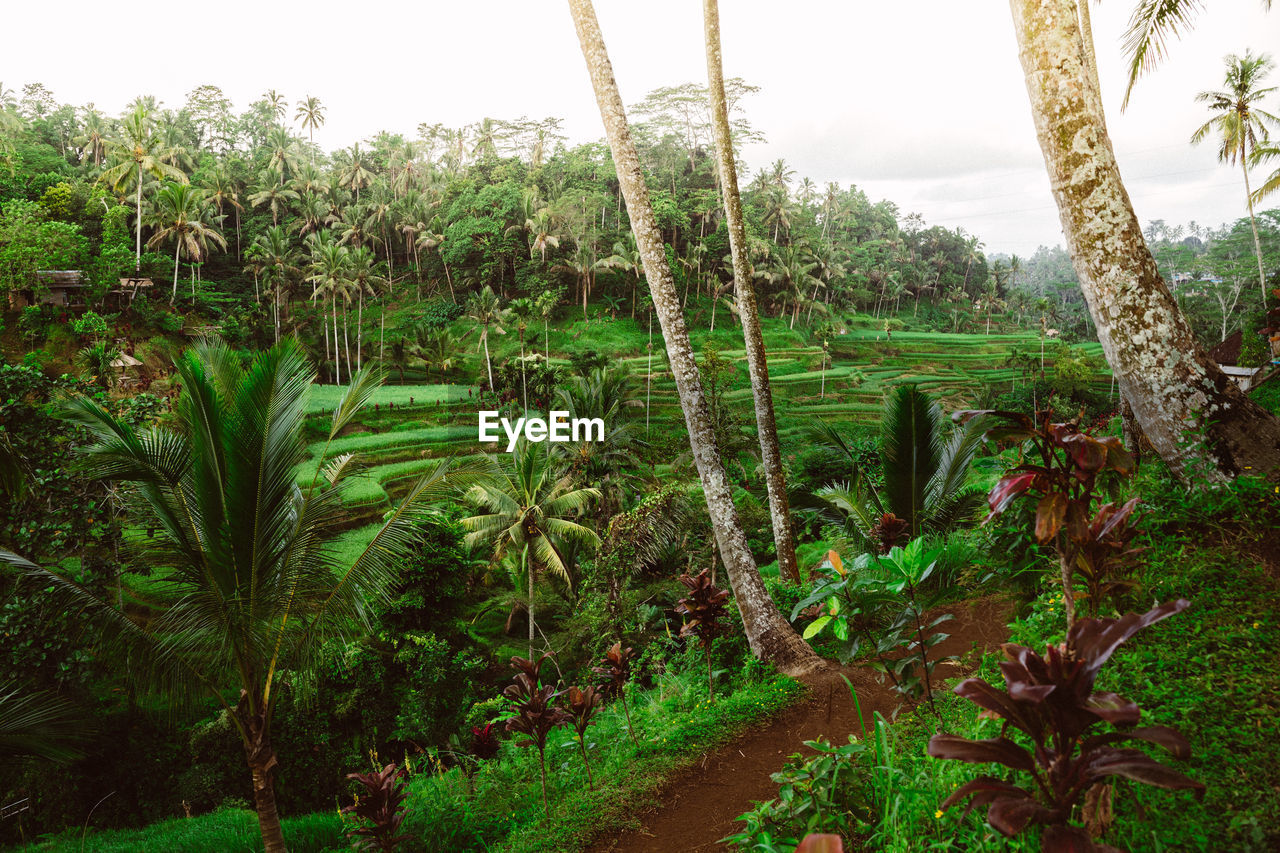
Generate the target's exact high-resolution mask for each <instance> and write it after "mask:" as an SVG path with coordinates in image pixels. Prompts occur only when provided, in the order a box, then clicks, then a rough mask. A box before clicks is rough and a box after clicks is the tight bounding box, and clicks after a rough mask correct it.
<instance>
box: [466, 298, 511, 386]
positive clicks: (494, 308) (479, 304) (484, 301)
mask: <svg viewBox="0 0 1280 853" xmlns="http://www.w3.org/2000/svg"><path fill="white" fill-rule="evenodd" d="M467 317H469V318H470V319H471V320H472V321H473V322H474V323H475V324H476V325H477V326H479V327H480V346H482V347H484V366H485V369H486V370H487V371H488V373H489V390H490V391H492V390H493V387H494V386H493V361H492V360H491V359H490V358H489V329H490V328H492V329H493V330H494V331H495V332H497V333H498V334H500V335H505V334H506V332H505V331H503V329H502V325H501V324H502V323H504V322H506V319H507V312H506V310H505V309H504V308H502V307H501V306H500V304H499V301H498V295H497V294H496V293H494V292H493V288H492V287H490V286H489V285H487V284H486V285H485V286H484V289H483V290H481V291H480V292H479V293H473V294H471V297H470V298H469V299H468V300H467Z"/></svg>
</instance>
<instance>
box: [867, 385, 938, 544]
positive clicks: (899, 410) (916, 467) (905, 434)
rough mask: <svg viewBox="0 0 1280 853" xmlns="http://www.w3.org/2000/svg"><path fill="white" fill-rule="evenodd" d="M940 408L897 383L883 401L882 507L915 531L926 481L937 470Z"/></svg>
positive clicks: (921, 515)
mask: <svg viewBox="0 0 1280 853" xmlns="http://www.w3.org/2000/svg"><path fill="white" fill-rule="evenodd" d="M942 420H943V418H942V410H941V409H940V408H939V407H938V404H937V403H935V402H933V401H932V400H931V399H929V395H928V394H925V393H924V392H923V391H921V390H920V389H919V388H917V387H916V386H914V385H900V386H898V387H897V388H895V389H894V390H893V392H892V393H891V394H890V395H889V397H888V398H887V399H886V400H885V407H884V415H883V416H882V420H881V448H880V457H881V461H882V464H883V467H884V493H885V504H887V506H885V509H886V510H887V511H889V512H892V513H893V514H894V515H896V516H898V517H899V518H901V519H904V520H906V521H907V522H908V523H909V524H910V525H911V531H912V535H917V534H918V533H919V526H920V521H921V519H922V517H923V514H924V506H925V500H926V495H927V492H928V488H929V481H930V480H932V479H933V476H934V474H935V472H937V470H938V445H937V441H936V438H937V435H938V434H939V432H940V431H941V428H942Z"/></svg>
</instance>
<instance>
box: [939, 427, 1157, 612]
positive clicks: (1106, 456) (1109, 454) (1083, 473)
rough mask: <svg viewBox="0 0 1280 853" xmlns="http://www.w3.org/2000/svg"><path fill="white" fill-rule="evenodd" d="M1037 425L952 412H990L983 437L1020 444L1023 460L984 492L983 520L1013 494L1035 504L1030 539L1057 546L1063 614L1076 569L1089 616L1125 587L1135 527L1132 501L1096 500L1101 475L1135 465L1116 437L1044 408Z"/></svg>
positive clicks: (1004, 505) (1125, 470)
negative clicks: (1057, 418)
mask: <svg viewBox="0 0 1280 853" xmlns="http://www.w3.org/2000/svg"><path fill="white" fill-rule="evenodd" d="M1041 414H1042V415H1044V417H1043V419H1042V420H1041V421H1040V422H1039V423H1038V424H1037V423H1035V422H1033V421H1032V419H1031V418H1029V417H1027V416H1026V415H1023V414H1020V413H1018V412H997V411H963V412H957V413H956V415H955V417H956V418H957V419H959V420H961V421H968V420H970V419H972V418H975V417H979V416H987V417H990V418H991V419H992V420H993V421H994V422H995V424H996V425H995V426H993V427H992V428H991V429H989V430H987V432H986V435H987V437H988V438H990V439H992V440H994V441H997V442H1008V443H1013V444H1017V445H1023V446H1025V448H1026V449H1027V450H1028V452H1027V456H1026V458H1024V459H1023V460H1022V462H1021V464H1019V465H1017V466H1016V467H1014V468H1013V469H1012V470H1010V471H1009V472H1008V473H1006V474H1005V475H1004V476H1003V477H1001V478H1000V480H999V482H997V483H996V485H995V486H994V487H993V488H992V489H991V492H990V494H988V495H987V503H988V505H989V506H990V507H991V515H990V516H988V520H989V519H991V518H994V517H995V516H997V515H999V514H1000V513H1002V512H1004V511H1005V510H1006V509H1008V508H1009V505H1010V504H1012V503H1013V501H1015V500H1016V499H1018V498H1022V497H1026V498H1031V499H1034V500H1035V501H1036V515H1035V531H1034V534H1035V538H1036V541H1037V542H1039V543H1040V544H1042V545H1044V544H1049V543H1052V544H1053V545H1054V547H1055V548H1056V549H1057V551H1058V555H1059V558H1060V564H1061V567H1062V571H1063V575H1064V579H1063V583H1064V585H1066V588H1065V589H1064V593H1066V598H1067V608H1068V619H1073V618H1074V610H1075V607H1074V590H1073V589H1072V588H1071V586H1072V585H1073V583H1074V578H1075V576H1076V574H1077V573H1078V574H1079V575H1080V576H1082V577H1083V578H1084V579H1085V581H1086V584H1087V587H1088V599H1089V609H1090V612H1091V613H1092V614H1093V615H1097V613H1098V611H1099V608H1100V606H1101V604H1102V602H1103V600H1104V599H1111V600H1113V601H1116V602H1117V603H1119V600H1120V599H1121V597H1122V595H1123V593H1125V592H1127V591H1128V589H1129V588H1130V587H1131V586H1132V584H1131V582H1130V579H1129V571H1128V570H1129V569H1130V560H1129V558H1130V557H1132V556H1133V555H1134V554H1135V553H1136V552H1135V551H1133V550H1132V549H1130V548H1129V542H1130V540H1131V539H1132V538H1133V536H1134V534H1135V531H1134V530H1133V528H1132V527H1130V524H1131V522H1132V515H1133V510H1134V507H1135V506H1137V503H1138V502H1137V499H1136V498H1135V499H1133V500H1130V501H1129V502H1128V503H1126V504H1124V505H1123V506H1121V507H1118V508H1117V507H1116V506H1115V504H1113V503H1103V500H1104V499H1103V496H1102V488H1101V486H1102V482H1101V477H1102V475H1104V474H1106V473H1108V472H1111V473H1114V474H1115V475H1117V476H1120V477H1127V476H1129V475H1130V474H1132V473H1133V472H1134V470H1135V463H1134V460H1133V457H1132V456H1131V455H1130V454H1129V452H1128V451H1127V450H1125V449H1124V446H1123V444H1122V443H1121V441H1120V439H1119V438H1116V437H1114V436H1108V437H1106V438H1094V437H1093V436H1091V435H1089V434H1088V433H1086V432H1084V431H1082V430H1081V429H1080V428H1079V426H1078V425H1077V423H1076V422H1067V423H1053V422H1052V417H1051V415H1052V413H1051V412H1044V413H1039V412H1038V413H1037V415H1041Z"/></svg>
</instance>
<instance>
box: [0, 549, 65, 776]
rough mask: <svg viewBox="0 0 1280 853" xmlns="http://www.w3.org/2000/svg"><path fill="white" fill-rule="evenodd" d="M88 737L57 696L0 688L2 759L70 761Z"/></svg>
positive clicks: (8, 687) (6, 686) (10, 687)
mask: <svg viewBox="0 0 1280 853" xmlns="http://www.w3.org/2000/svg"><path fill="white" fill-rule="evenodd" d="M0 553H3V552H0ZM3 559H4V557H3V556H0V560H3ZM86 735H87V731H86V728H85V720H84V719H83V718H82V717H81V716H80V714H78V713H77V711H76V709H75V707H74V706H72V705H71V704H70V703H68V702H67V701H66V700H65V699H63V698H62V697H61V696H59V695H57V694H56V693H44V692H37V693H29V692H25V691H23V690H20V689H19V688H17V687H15V686H13V685H11V684H3V685H0V756H3V757H4V758H6V759H9V760H12V759H16V758H25V757H28V756H35V757H38V758H42V759H44V760H46V761H56V762H59V763H61V762H66V761H70V760H71V759H73V758H76V757H78V756H79V755H80V750H79V744H80V743H81V742H83V741H84V740H85V738H86Z"/></svg>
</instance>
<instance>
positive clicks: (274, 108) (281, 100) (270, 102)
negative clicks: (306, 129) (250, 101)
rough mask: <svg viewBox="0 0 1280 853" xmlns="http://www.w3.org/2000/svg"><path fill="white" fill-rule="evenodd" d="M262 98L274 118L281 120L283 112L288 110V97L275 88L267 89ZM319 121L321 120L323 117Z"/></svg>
mask: <svg viewBox="0 0 1280 853" xmlns="http://www.w3.org/2000/svg"><path fill="white" fill-rule="evenodd" d="M262 99H263V100H264V101H266V102H267V109H268V110H270V111H271V115H273V116H275V120H276V121H283V120H284V116H285V113H287V112H288V110H289V101H288V99H287V98H285V96H284V95H282V94H280V93H279V92H277V91H276V90H275V89H268V90H267V93H266V94H265V95H263V96H262ZM321 121H322V122H323V119H321Z"/></svg>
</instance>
